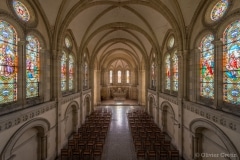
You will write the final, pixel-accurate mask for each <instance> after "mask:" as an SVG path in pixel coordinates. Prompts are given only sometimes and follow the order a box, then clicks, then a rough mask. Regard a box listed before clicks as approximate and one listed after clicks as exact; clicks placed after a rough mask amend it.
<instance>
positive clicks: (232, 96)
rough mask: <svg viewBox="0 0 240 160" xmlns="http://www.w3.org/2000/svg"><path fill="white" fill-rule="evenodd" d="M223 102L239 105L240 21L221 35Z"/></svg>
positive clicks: (232, 24) (229, 26)
mask: <svg viewBox="0 0 240 160" xmlns="http://www.w3.org/2000/svg"><path fill="white" fill-rule="evenodd" d="M223 85H224V87H223V100H224V101H226V102H228V103H232V104H236V105H240V20H237V21H235V22H233V23H231V24H230V25H228V27H227V28H226V29H225V31H224V33H223Z"/></svg>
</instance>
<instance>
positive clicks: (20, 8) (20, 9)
mask: <svg viewBox="0 0 240 160" xmlns="http://www.w3.org/2000/svg"><path fill="white" fill-rule="evenodd" d="M13 8H14V11H15V12H16V14H17V15H18V17H19V18H21V19H22V20H23V21H25V22H27V21H29V19H30V14H29V11H28V9H27V7H26V6H25V5H24V4H23V3H22V2H20V1H16V0H14V1H13Z"/></svg>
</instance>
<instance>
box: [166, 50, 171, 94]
mask: <svg viewBox="0 0 240 160" xmlns="http://www.w3.org/2000/svg"><path fill="white" fill-rule="evenodd" d="M170 76H171V73H170V55H169V54H168V55H167V56H166V58H165V89H168V90H170V86H171V85H170Z"/></svg>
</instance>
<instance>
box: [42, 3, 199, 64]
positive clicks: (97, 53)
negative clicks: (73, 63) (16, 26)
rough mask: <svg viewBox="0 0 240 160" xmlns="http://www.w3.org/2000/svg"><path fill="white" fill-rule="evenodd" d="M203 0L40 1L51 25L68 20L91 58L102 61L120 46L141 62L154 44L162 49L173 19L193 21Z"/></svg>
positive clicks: (77, 42)
mask: <svg viewBox="0 0 240 160" xmlns="http://www.w3.org/2000/svg"><path fill="white" fill-rule="evenodd" d="M200 1H201V0H138V1H137V0H81V1H79V0H39V3H40V4H41V7H42V8H43V10H44V12H45V15H46V17H47V18H48V22H49V24H50V25H51V26H54V25H59V26H61V25H65V24H64V23H65V22H68V23H67V26H66V29H70V30H71V31H72V33H73V36H74V38H75V40H76V44H77V45H78V48H79V53H81V51H82V49H84V48H87V49H88V51H89V53H90V59H91V58H97V59H98V61H101V60H102V59H103V58H106V57H107V56H109V57H110V56H111V53H112V54H113V53H115V52H116V51H117V50H119V51H120V52H119V54H120V53H125V54H129V53H131V54H132V57H135V60H136V61H139V62H140V61H142V59H143V58H144V57H145V58H146V57H147V56H149V55H150V53H151V50H152V48H155V49H159V50H161V46H162V44H163V40H164V38H166V36H167V33H168V31H169V30H174V29H175V28H174V27H176V26H174V25H173V22H177V23H178V24H179V26H178V27H179V28H180V27H182V26H181V25H183V26H188V25H189V24H190V23H191V20H192V17H193V15H194V13H195V10H196V9H197V7H198V5H199V3H200ZM60 7H61V9H60ZM68 20H69V21H68ZM63 22H64V23H63ZM182 23H184V24H182ZM128 51H129V52H128ZM127 52H128V53H127ZM79 53H78V54H79ZM106 54H107V56H106ZM116 55H117V54H116ZM93 56H94V57H93ZM111 57H112V56H111Z"/></svg>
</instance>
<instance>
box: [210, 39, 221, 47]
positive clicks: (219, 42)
mask: <svg viewBox="0 0 240 160" xmlns="http://www.w3.org/2000/svg"><path fill="white" fill-rule="evenodd" d="M212 44H213V45H215V46H222V45H223V41H222V38H220V39H216V40H213V41H212Z"/></svg>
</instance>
